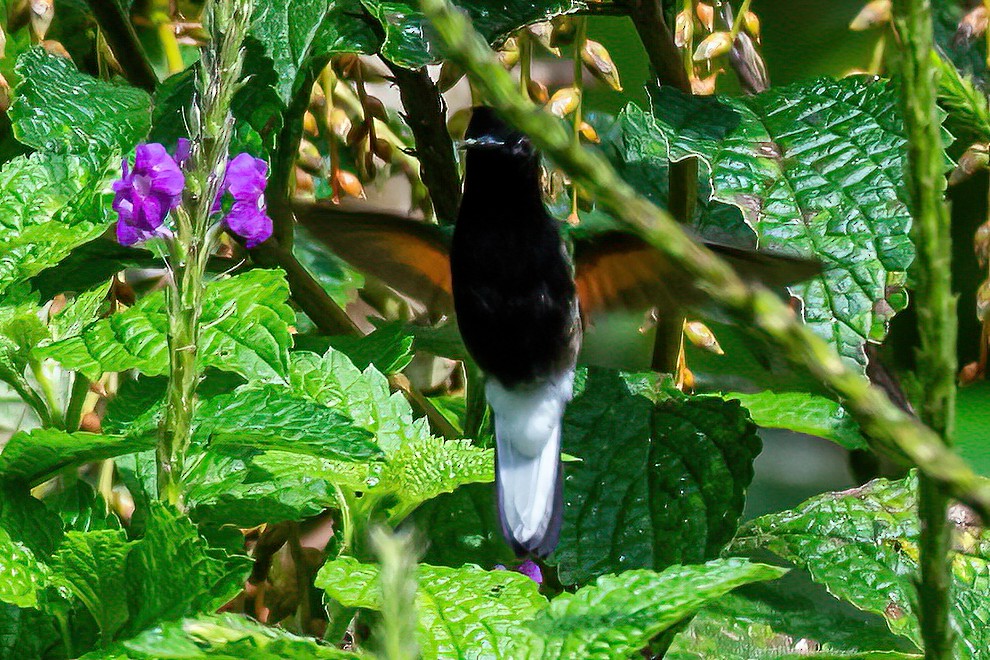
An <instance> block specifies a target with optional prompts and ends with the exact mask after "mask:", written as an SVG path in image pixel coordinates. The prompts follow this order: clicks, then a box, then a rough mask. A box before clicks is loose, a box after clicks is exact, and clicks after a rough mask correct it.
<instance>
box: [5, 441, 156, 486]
mask: <svg viewBox="0 0 990 660" xmlns="http://www.w3.org/2000/svg"><path fill="white" fill-rule="evenodd" d="M153 447H154V439H149V438H142V437H126V436H125V437H121V436H107V435H99V434H96V433H86V432H77V433H67V432H65V431H59V430H58V429H50V428H46V429H33V430H31V431H21V432H20V433H17V434H15V435H14V436H13V437H12V438H11V439H10V440H9V441H8V442H7V444H6V446H5V447H4V448H3V452H0V479H2V480H5V481H11V482H19V483H24V484H29V485H34V484H37V483H40V482H42V481H44V480H46V479H48V478H50V477H51V476H52V475H54V474H55V473H57V472H59V471H61V470H64V469H66V468H69V467H75V466H78V465H81V464H82V463H89V462H92V461H100V460H103V459H106V458H113V457H115V456H120V455H122V454H132V453H134V452H137V451H143V450H145V449H150V448H153Z"/></svg>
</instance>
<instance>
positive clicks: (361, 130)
mask: <svg viewBox="0 0 990 660" xmlns="http://www.w3.org/2000/svg"><path fill="white" fill-rule="evenodd" d="M369 130H370V126H369V124H368V122H366V121H362V122H358V123H357V124H354V125H353V126H351V130H349V131H347V138H346V139H345V140H344V142H346V143H347V146H348V147H353V146H354V145H356V144H358V143H359V142H361V141H362V140H364V138H366V137H368V131H369Z"/></svg>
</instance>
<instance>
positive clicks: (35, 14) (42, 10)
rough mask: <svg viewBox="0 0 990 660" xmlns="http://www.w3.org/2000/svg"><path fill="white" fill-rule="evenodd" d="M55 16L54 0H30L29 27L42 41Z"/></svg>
mask: <svg viewBox="0 0 990 660" xmlns="http://www.w3.org/2000/svg"><path fill="white" fill-rule="evenodd" d="M53 18H55V0H31V28H32V29H33V30H34V33H35V35H36V36H37V37H38V41H42V40H44V38H45V35H46V34H47V33H48V28H50V27H51V25H52V19H53Z"/></svg>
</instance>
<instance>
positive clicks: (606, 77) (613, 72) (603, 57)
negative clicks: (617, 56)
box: [581, 39, 622, 92]
mask: <svg viewBox="0 0 990 660" xmlns="http://www.w3.org/2000/svg"><path fill="white" fill-rule="evenodd" d="M581 61H582V62H584V65H585V66H586V67H588V70H589V71H591V73H592V74H594V76H595V77H596V78H598V79H599V80H601V81H602V82H604V83H605V84H607V85H608V86H609V87H611V88H612V89H614V90H615V91H617V92H621V91H622V83H620V82H619V70H618V68H616V66H615V62H613V61H612V56H611V55H609V54H608V50H606V49H605V46H603V45H601V44H600V43H598V42H597V41H593V40H591V39H587V40H585V42H584V48H582V49H581Z"/></svg>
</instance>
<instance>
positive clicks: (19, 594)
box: [0, 527, 50, 607]
mask: <svg viewBox="0 0 990 660" xmlns="http://www.w3.org/2000/svg"><path fill="white" fill-rule="evenodd" d="M0 573H2V574H3V579H2V580H0V602H4V603H10V604H11V605H16V606H18V607H36V606H37V605H38V594H39V592H40V591H41V590H42V589H44V588H45V587H46V586H47V585H48V583H49V581H50V571H49V570H48V568H47V567H46V566H45V565H44V564H42V563H41V562H40V561H38V559H37V558H36V557H35V556H34V553H33V552H31V550H30V549H28V548H27V547H26V546H25V545H24V544H23V543H19V542H17V541H15V540H13V539H12V538H10V534H8V533H7V531H6V530H5V529H3V528H2V527H0Z"/></svg>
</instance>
